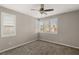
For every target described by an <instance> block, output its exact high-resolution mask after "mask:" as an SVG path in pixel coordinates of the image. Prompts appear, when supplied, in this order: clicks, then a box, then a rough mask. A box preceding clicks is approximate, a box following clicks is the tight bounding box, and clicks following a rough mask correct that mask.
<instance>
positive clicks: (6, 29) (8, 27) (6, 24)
mask: <svg viewBox="0 0 79 59" xmlns="http://www.w3.org/2000/svg"><path fill="white" fill-rule="evenodd" d="M15 35H16V16H15V15H12V14H8V13H5V12H1V37H7V36H15Z"/></svg>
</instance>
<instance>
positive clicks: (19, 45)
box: [0, 40, 36, 53]
mask: <svg viewBox="0 0 79 59" xmlns="http://www.w3.org/2000/svg"><path fill="white" fill-rule="evenodd" d="M33 41H36V40H32V41H30V42H25V43H22V44H18V45H16V46H13V47H10V48H7V49H4V50H1V51H0V53H2V52H5V51H8V50H11V49H14V48H17V47H20V46H22V45H25V44H28V43H31V42H33Z"/></svg>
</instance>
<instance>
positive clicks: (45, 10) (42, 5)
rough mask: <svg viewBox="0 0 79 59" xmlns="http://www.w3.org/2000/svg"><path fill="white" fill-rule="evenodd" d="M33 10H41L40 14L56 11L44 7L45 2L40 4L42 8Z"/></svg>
mask: <svg viewBox="0 0 79 59" xmlns="http://www.w3.org/2000/svg"><path fill="white" fill-rule="evenodd" d="M31 10H33V11H39V12H40V14H45V15H47V13H46V12H50V11H54V9H45V8H44V4H41V5H40V9H39V10H37V9H31Z"/></svg>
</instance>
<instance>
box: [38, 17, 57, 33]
mask: <svg viewBox="0 0 79 59" xmlns="http://www.w3.org/2000/svg"><path fill="white" fill-rule="evenodd" d="M57 24H58V19H57V18H52V19H50V20H41V19H39V20H37V25H38V27H37V28H38V32H41V33H53V34H57V33H58V25H57Z"/></svg>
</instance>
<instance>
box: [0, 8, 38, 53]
mask: <svg viewBox="0 0 79 59" xmlns="http://www.w3.org/2000/svg"><path fill="white" fill-rule="evenodd" d="M1 12H6V13H10V14H14V15H16V36H11V37H4V38H2V37H1V33H0V52H1V51H5V50H6V49H9V48H12V47H15V46H18V45H20V44H23V43H28V42H31V41H34V40H36V39H37V35H36V33H35V20H36V18H33V17H31V16H28V15H25V14H22V13H19V12H16V11H14V10H10V9H7V8H4V7H0V22H1ZM0 26H1V23H0ZM0 28H1V27H0ZM0 32H1V31H0Z"/></svg>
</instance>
